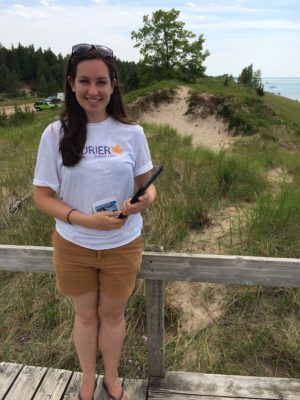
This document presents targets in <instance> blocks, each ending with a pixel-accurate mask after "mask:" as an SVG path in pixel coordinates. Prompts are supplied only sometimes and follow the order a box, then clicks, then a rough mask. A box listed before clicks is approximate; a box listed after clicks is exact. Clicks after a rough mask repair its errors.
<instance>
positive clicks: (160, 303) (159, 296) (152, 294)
mask: <svg viewBox="0 0 300 400" xmlns="http://www.w3.org/2000/svg"><path fill="white" fill-rule="evenodd" d="M145 283H146V314H147V332H148V345H149V347H148V351H149V377H154V376H156V377H164V376H165V326H164V314H165V313H164V281H158V280H157V281H154V280H150V279H146V281H145Z"/></svg>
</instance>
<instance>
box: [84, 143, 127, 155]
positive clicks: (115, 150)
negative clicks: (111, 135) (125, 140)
mask: <svg viewBox="0 0 300 400" xmlns="http://www.w3.org/2000/svg"><path fill="white" fill-rule="evenodd" d="M123 152H124V149H123V147H122V146H120V145H119V144H115V145H114V146H112V147H110V146H85V147H84V149H83V153H82V154H83V155H84V157H85V158H93V157H97V158H109V157H116V156H119V155H121V154H122V153H123Z"/></svg>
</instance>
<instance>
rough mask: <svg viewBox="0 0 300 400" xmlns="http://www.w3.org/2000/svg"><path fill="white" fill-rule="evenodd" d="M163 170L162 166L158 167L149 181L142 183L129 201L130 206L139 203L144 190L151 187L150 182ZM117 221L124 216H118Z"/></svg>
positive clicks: (124, 216)
mask: <svg viewBox="0 0 300 400" xmlns="http://www.w3.org/2000/svg"><path fill="white" fill-rule="evenodd" d="M163 169H164V166H163V165H160V166H159V167H158V168H157V170H156V171H155V172H154V173H153V174H152V175H151V176H150V178H149V179H147V180H146V182H144V183H143V185H142V186H141V187H140V188H139V189H138V191H137V192H136V193H135V194H134V195H133V197H132V199H131V200H130V203H131V204H134V203H136V202H138V201H139V197H140V196H142V195H143V194H144V193H145V191H146V189H147V188H148V187H149V186H150V185H151V183H152V182H154V181H155V179H156V178H157V177H158V175H159V174H160V173H161V172H162V170H163ZM117 218H119V219H122V218H126V215H123V214H122V213H121V214H120V215H118V217H117Z"/></svg>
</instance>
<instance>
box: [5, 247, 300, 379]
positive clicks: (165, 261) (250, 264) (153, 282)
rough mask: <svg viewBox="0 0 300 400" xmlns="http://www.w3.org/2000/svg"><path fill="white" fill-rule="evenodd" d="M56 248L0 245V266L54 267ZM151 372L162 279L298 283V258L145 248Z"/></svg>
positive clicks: (160, 348)
mask: <svg viewBox="0 0 300 400" xmlns="http://www.w3.org/2000/svg"><path fill="white" fill-rule="evenodd" d="M52 251H53V249H52V247H37V246H13V245H0V271H1V270H2V271H9V272H48V273H51V272H53V268H52ZM139 278H141V279H145V280H146V308H147V310H146V313H147V331H148V338H149V339H148V342H149V376H151V377H154V376H157V377H162V376H164V374H165V345H164V281H196V282H208V283H225V284H237V285H258V286H270V287H289V288H300V260H299V259H291V258H268V257H246V256H223V255H205V254H192V255H191V254H182V253H180V254H177V253H144V254H143V261H142V268H141V272H140V274H139Z"/></svg>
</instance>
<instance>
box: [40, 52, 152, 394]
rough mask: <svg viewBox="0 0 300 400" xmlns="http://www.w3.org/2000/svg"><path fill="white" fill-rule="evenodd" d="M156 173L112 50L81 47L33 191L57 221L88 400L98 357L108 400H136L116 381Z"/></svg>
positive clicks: (57, 263)
mask: <svg viewBox="0 0 300 400" xmlns="http://www.w3.org/2000/svg"><path fill="white" fill-rule="evenodd" d="M151 169H152V162H151V158H150V153H149V148H148V144H147V141H146V138H145V135H144V133H143V129H142V128H141V127H140V126H139V125H136V124H134V123H133V122H132V121H130V120H129V119H128V118H127V116H126V114H125V111H124V106H123V101H122V97H121V93H120V88H119V81H118V77H117V71H116V67H115V64H114V62H113V52H112V50H111V49H109V48H107V47H105V46H101V45H88V44H79V45H76V46H73V48H72V54H71V57H70V59H69V62H68V66H67V75H66V85H65V111H64V112H63V113H62V115H61V117H60V121H56V122H54V123H52V124H50V125H49V126H48V127H47V128H46V129H45V131H44V133H43V135H42V138H41V142H40V146H39V151H38V157H37V164H36V169H35V176H34V181H33V183H34V201H35V204H36V206H37V207H38V208H39V209H40V210H41V211H43V212H45V213H46V214H48V215H50V216H52V217H54V218H55V220H56V228H55V232H54V234H53V246H54V253H53V261H54V268H55V273H56V282H57V288H58V290H59V291H60V292H61V293H62V294H63V295H66V296H70V297H71V299H72V302H73V304H74V310H75V319H74V330H73V336H74V342H75V348H76V351H77V355H78V358H79V362H80V366H81V369H82V372H83V377H82V383H81V388H80V393H79V399H80V400H91V399H93V394H94V390H95V373H96V371H95V367H96V354H97V350H98V349H99V350H100V351H101V353H102V359H103V365H104V388H105V390H106V391H107V393H108V395H109V397H110V398H111V399H119V400H121V399H122V400H127V399H128V395H127V393H126V392H124V389H123V388H122V387H121V384H120V383H119V380H118V366H119V361H120V356H121V349H122V345H123V341H124V336H125V320H124V310H125V307H126V304H127V301H128V298H129V297H130V295H131V294H132V291H133V289H134V286H135V280H136V275H137V273H138V271H139V269H140V264H141V254H142V239H141V229H142V218H141V215H140V212H141V211H144V210H145V209H146V208H147V207H149V206H150V204H151V203H153V201H154V199H155V196H156V189H155V187H154V185H153V184H152V185H151V186H150V187H149V188H148V189H147V190H146V192H145V193H144V195H142V196H141V197H139V201H138V202H137V203H135V204H130V198H131V197H132V194H133V192H134V185H135V184H136V186H137V187H140V186H141V185H142V184H143V182H145V181H146V180H147V179H148V178H149V176H150V175H151ZM97 211H99V212H97ZM120 212H122V214H124V215H126V218H124V219H121V218H117V216H118V215H119V214H120Z"/></svg>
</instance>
